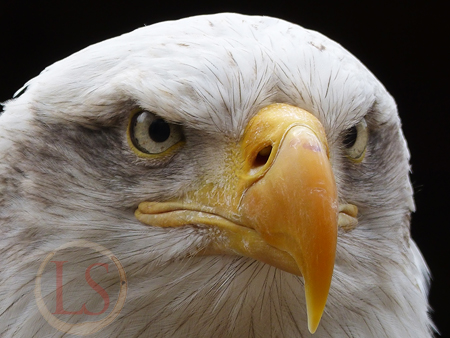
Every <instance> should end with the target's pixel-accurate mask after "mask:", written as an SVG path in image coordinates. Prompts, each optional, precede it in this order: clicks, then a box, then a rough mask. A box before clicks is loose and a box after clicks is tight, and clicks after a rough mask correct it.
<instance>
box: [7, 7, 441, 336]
mask: <svg viewBox="0 0 450 338" xmlns="http://www.w3.org/2000/svg"><path fill="white" fill-rule="evenodd" d="M440 3H441V4H442V5H438V3H435V2H427V4H425V3H419V2H409V1H408V2H406V1H405V2H395V1H391V2H383V1H370V2H366V1H358V2H345V3H342V2H341V1H332V0H327V1H320V0H317V1H302V0H292V1H283V0H276V1H273V0H269V1H267V2H263V1H262V0H259V1H254V0H252V1H244V0H241V1H237V2H233V1H228V2H225V1H223V0H222V1H220V0H210V1H207V2H200V1H195V0H191V1H184V2H177V1H145V2H144V1H140V2H138V1H116V2H113V1H77V2H73V3H72V2H69V1H33V2H32V1H29V2H28V3H27V4H24V2H19V1H5V0H2V1H1V4H0V27H1V29H0V43H1V45H0V46H1V47H0V48H1V52H0V61H1V62H0V102H2V101H6V100H7V99H9V98H11V97H12V95H13V93H14V92H15V91H16V90H18V89H19V88H20V87H21V86H22V85H23V84H24V83H25V82H26V81H27V80H29V79H30V78H32V77H34V76H36V75H38V74H39V72H40V71H41V70H42V69H44V68H45V67H46V66H48V65H50V64H52V63H53V62H55V61H57V60H59V59H61V58H64V57H66V56H68V55H70V54H72V53H74V52H76V51H78V50H79V49H81V48H84V47H86V46H88V45H90V44H92V43H95V42H99V41H101V40H104V39H106V38H110V37H113V36H116V35H119V34H122V33H125V32H128V31H130V30H133V29H135V28H138V27H142V26H144V25H150V24H152V23H155V22H159V21H164V20H169V19H178V18H181V17H186V16H191V15H196V14H207V13H215V12H224V11H226V12H240V13H244V14H262V15H270V16H275V17H280V18H283V19H286V20H288V21H291V22H295V23H297V24H300V25H302V26H304V27H306V28H310V29H314V30H318V31H320V32H321V33H323V34H325V35H327V36H328V37H330V38H332V39H333V40H336V41H338V42H339V43H340V44H342V45H343V46H344V47H345V48H347V49H348V50H349V51H350V52H352V53H353V54H354V55H355V56H356V57H358V58H359V59H360V60H361V61H362V62H363V63H364V64H365V65H366V66H367V67H368V68H369V69H370V70H371V71H372V72H373V73H374V74H375V75H376V76H377V77H378V78H379V79H380V80H381V82H383V83H384V85H385V86H386V88H387V89H388V91H389V92H390V93H391V94H392V95H393V96H394V97H395V99H396V101H397V104H398V107H399V111H400V116H401V118H402V121H403V130H404V133H405V135H406V138H407V140H408V143H409V147H410V150H411V153H412V165H413V174H412V182H413V185H414V189H415V193H416V195H415V196H416V197H415V198H416V205H417V212H416V213H415V214H414V215H413V220H412V233H413V237H414V239H415V240H416V242H417V243H418V245H419V247H420V248H421V250H422V252H423V254H424V256H425V258H426V260H427V262H428V264H429V266H430V269H431V271H432V275H433V282H432V287H431V293H430V302H431V306H432V308H433V309H434V313H433V315H432V316H433V318H434V321H435V323H436V324H437V327H438V328H439V330H440V331H441V335H442V336H443V337H446V336H450V328H449V322H448V320H446V319H447V317H448V315H449V314H450V312H449V311H448V310H447V306H449V304H450V291H449V267H450V264H449V259H450V242H449V239H450V236H449V233H450V231H449V227H450V224H449V222H448V213H449V212H450V206H449V204H448V201H449V197H448V196H449V189H450V176H449V172H450V168H449V162H450V161H449V154H450V142H449V131H448V127H449V125H450V124H449V122H450V115H449V109H448V99H449V95H448V90H449V85H448V82H447V81H448V78H449V71H448V65H447V64H448V61H449V60H450V58H449V53H448V49H449V46H448V44H449V38H448V33H449V27H450V25H449V19H448V16H447V10H445V9H444V5H443V3H444V2H442V1H441V2H440ZM444 61H445V63H444Z"/></svg>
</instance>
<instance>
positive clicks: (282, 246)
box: [136, 104, 339, 333]
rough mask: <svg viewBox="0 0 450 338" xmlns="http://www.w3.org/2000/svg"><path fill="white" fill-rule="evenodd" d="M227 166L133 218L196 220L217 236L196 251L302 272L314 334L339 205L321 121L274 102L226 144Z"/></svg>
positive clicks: (156, 222) (169, 222)
mask: <svg viewBox="0 0 450 338" xmlns="http://www.w3.org/2000/svg"><path fill="white" fill-rule="evenodd" d="M230 148H232V151H230V155H229V161H228V163H231V164H230V165H229V166H228V167H227V168H226V170H223V172H221V173H220V175H219V174H218V175H217V177H216V179H215V180H211V178H209V179H208V183H206V182H205V184H204V185H202V186H201V187H197V188H196V189H194V190H193V191H192V192H190V193H188V194H187V195H186V196H184V197H183V198H182V199H181V200H176V201H167V202H163V203H159V202H143V203H141V204H140V205H139V208H138V210H137V211H136V217H137V218H138V219H139V220H140V221H142V222H143V223H145V224H148V225H152V226H161V227H167V226H183V225H189V224H202V225H207V226H212V227H215V228H217V229H218V230H219V231H218V234H217V238H214V239H213V240H212V241H211V243H210V245H209V246H208V247H207V248H205V249H204V250H203V251H202V254H238V255H242V256H247V257H252V258H255V259H257V260H260V261H263V262H265V263H268V264H271V265H273V266H276V267H278V268H280V269H283V270H285V271H288V272H291V273H293V274H297V275H300V276H303V278H304V281H305V295H306V303H307V304H306V306H307V313H308V327H309V330H310V331H311V332H312V333H314V332H315V331H316V329H317V327H318V325H319V321H320V318H321V317H322V313H323V311H324V308H325V304H326V300H327V296H328V292H329V288H330V284H331V278H332V275H333V268H334V260H335V252H336V243H337V226H338V215H339V206H338V202H337V193H336V184H335V182H334V175H333V172H332V169H331V165H330V161H329V152H328V145H327V141H326V135H325V131H324V129H323V127H322V125H321V123H320V122H319V121H318V120H317V119H316V118H315V117H314V116H313V115H312V114H310V113H308V112H306V111H305V110H302V109H300V108H297V107H293V106H290V105H286V104H273V105H270V106H268V107H266V108H264V109H262V110H261V111H259V112H258V113H257V114H256V115H255V117H253V119H252V120H251V121H250V122H249V124H248V126H247V128H246V130H245V132H244V135H243V138H242V140H241V142H240V143H239V144H238V145H235V146H234V148H233V146H230Z"/></svg>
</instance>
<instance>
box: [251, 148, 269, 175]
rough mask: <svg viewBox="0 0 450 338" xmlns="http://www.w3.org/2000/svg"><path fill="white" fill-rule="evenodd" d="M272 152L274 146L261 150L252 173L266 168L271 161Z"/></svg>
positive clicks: (254, 162)
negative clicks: (263, 167)
mask: <svg viewBox="0 0 450 338" xmlns="http://www.w3.org/2000/svg"><path fill="white" fill-rule="evenodd" d="M271 152H272V146H267V147H264V148H263V149H261V150H260V151H259V152H258V154H257V155H256V157H255V160H254V161H253V166H252V171H254V170H255V169H259V168H261V167H262V166H264V165H265V164H266V163H267V161H268V160H269V157H270V153H271Z"/></svg>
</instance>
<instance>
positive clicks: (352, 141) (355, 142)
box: [343, 119, 369, 162]
mask: <svg viewBox="0 0 450 338" xmlns="http://www.w3.org/2000/svg"><path fill="white" fill-rule="evenodd" d="M368 141H369V131H368V128H367V122H366V120H365V119H362V120H361V121H360V122H359V123H358V124H356V125H354V126H353V127H351V128H350V129H348V130H347V131H346V132H345V135H344V139H343V144H344V148H345V152H346V153H347V157H348V158H350V159H351V160H352V161H353V162H361V161H362V160H363V159H364V156H365V154H366V148H367V142H368Z"/></svg>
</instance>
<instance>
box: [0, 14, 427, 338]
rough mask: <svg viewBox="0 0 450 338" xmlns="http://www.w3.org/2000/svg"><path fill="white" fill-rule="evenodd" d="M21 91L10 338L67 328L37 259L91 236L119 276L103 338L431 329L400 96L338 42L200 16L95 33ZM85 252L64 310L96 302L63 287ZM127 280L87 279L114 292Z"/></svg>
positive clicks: (2, 169) (7, 271) (4, 159)
mask: <svg viewBox="0 0 450 338" xmlns="http://www.w3.org/2000/svg"><path fill="white" fill-rule="evenodd" d="M20 94H21V95H17V96H16V97H15V98H13V99H11V100H10V101H8V102H6V103H5V104H4V107H5V109H4V113H3V114H2V115H1V117H0V158H1V161H0V193H1V195H0V229H1V234H2V235H1V236H0V250H1V252H2V262H1V263H0V271H1V272H2V273H1V274H0V332H2V336H5V337H7V336H8V337H11V336H14V337H32V336H33V337H35V336H36V337H43V336H52V337H56V336H63V335H65V334H66V333H67V332H68V331H64V330H60V329H61V328H58V327H57V328H55V327H54V326H55V325H53V324H54V323H53V324H52V323H51V322H48V321H47V320H46V318H44V317H45V316H43V315H42V311H41V310H42V309H41V308H40V306H39V304H38V303H39V302H36V299H35V298H36V297H35V295H36V293H35V289H36V285H37V284H36V278H37V277H36V276H37V275H36V274H37V272H38V270H39V267H40V266H42V262H43V261H44V260H45V257H48V254H49V253H51V252H53V253H55V250H57V248H61V246H64V245H66V247H67V243H73V241H89V243H96V244H97V245H99V246H101V247H102V248H106V249H107V250H109V251H110V252H112V253H113V254H114V255H115V257H116V258H117V260H118V261H120V264H121V266H122V267H123V271H124V273H125V274H126V279H127V294H126V301H125V302H124V304H123V308H121V310H120V313H119V312H118V313H117V314H116V317H115V320H113V321H111V322H110V323H109V325H107V326H105V327H102V329H101V330H99V331H98V332H96V333H95V334H94V335H96V336H98V337H119V336H120V337H212V336H215V337H217V336H219V337H244V336H249V337H309V336H310V334H311V333H314V332H315V337H355V336H356V337H378V338H379V337H431V335H432V333H431V330H432V324H431V322H430V319H429V318H428V314H427V310H428V305H427V289H428V272H427V268H426V265H425V263H424V260H423V258H422V256H421V254H420V252H419V250H418V249H417V247H416V245H415V244H414V242H413V241H412V239H411V238H410V231H409V224H410V213H411V211H413V210H414V203H413V199H412V189H411V184H410V181H409V177H408V172H409V153H408V149H407V146H406V142H405V139H404V137H403V134H402V131H401V125H400V119H399V117H398V114H397V109H396V105H395V102H394V100H393V98H392V97H391V96H390V95H389V94H388V92H387V91H386V89H385V88H384V87H383V85H382V84H381V83H380V82H379V81H378V80H377V79H376V78H375V76H374V75H373V74H372V73H370V72H369V71H368V70H367V69H366V68H365V67H364V66H363V65H362V64H361V63H360V62H359V61H358V60H357V59H356V58H355V57H353V56H352V55H351V54H350V53H349V52H347V51H346V50H345V49H344V48H342V47H341V46H340V45H339V44H337V43H335V42H333V41H331V40H329V39H328V38H326V37H324V36H323V35H321V34H319V33H317V32H313V31H310V30H306V29H304V28H302V27H299V26H297V25H294V24H291V23H288V22H285V21H283V20H279V19H275V18H270V17H258V16H243V15H238V14H217V15H205V16H198V17H192V18H187V19H182V20H179V21H170V22H163V23H159V24H155V25H151V26H148V27H144V28H140V29H137V30H135V31H133V32H131V33H128V34H124V35H122V36H119V37H116V38H113V39H110V40H107V41H104V42H101V43H98V44H95V45H93V46H90V47H88V48H86V49H84V50H82V51H80V52H78V53H75V54H73V55H72V56H69V57H68V58H66V59H64V60H62V61H59V62H57V63H55V64H53V65H52V66H50V67H48V68H47V69H45V70H44V71H43V72H42V73H41V74H40V75H39V76H37V77H36V78H34V79H32V80H31V81H29V82H28V83H27V84H26V85H25V88H24V90H22V92H21V93H20ZM93 255H94V254H93V252H92V250H91V251H90V250H87V249H84V250H75V249H74V248H73V250H68V251H67V250H66V252H65V257H66V258H67V259H66V260H64V261H61V260H60V261H59V262H67V265H66V267H65V268H64V269H65V273H66V274H67V276H66V275H65V276H64V278H62V277H61V280H60V286H59V287H60V289H59V290H60V291H61V290H66V294H65V296H64V297H65V298H64V306H65V308H67V309H68V308H72V309H78V308H79V307H80V306H79V303H77V302H78V301H80V300H83V299H84V300H83V302H84V305H83V306H85V307H86V308H90V309H92V308H95V307H96V306H97V305H100V308H101V307H102V306H103V305H104V302H105V298H104V297H103V298H102V297H98V294H95V293H94V295H91V294H89V293H88V291H79V292H77V293H72V294H67V292H68V291H67V290H68V289H69V288H70V287H71V285H72V286H73V285H80V283H82V282H84V278H85V276H84V274H81V275H80V274H79V273H75V272H71V271H72V268H71V267H72V265H70V264H71V263H73V262H78V263H73V264H81V263H82V262H91V261H92V262H93V261H95V260H96V259H98V257H93ZM55 262H56V261H55ZM55 264H56V263H55ZM53 267H54V266H53ZM61 269H62V264H61ZM39 271H40V270H39ZM103 272H104V271H103ZM38 276H39V278H40V279H39V280H47V281H50V280H54V279H55V277H54V276H55V269H54V268H53V269H47V270H46V271H43V272H42V273H41V274H38ZM116 277H117V276H115V275H113V274H112V273H103V274H100V273H99V274H97V275H96V278H95V280H96V284H97V286H101V289H102V290H103V291H105V292H107V293H109V294H111V295H112V294H113V293H114V292H116V291H117V290H116V289H114V288H117V283H116V282H115V281H116V279H117V278H116ZM90 285H91V284H90ZM38 289H39V290H40V291H39V295H40V297H42V300H44V301H45V303H46V304H47V305H48V306H51V304H55V302H58V297H60V296H61V297H62V293H61V294H60V296H58V292H57V290H55V288H50V287H47V289H46V288H45V285H44V284H43V283H39V288H38ZM41 289H42V290H41ZM97 290H99V289H97ZM114 290H116V291H114ZM91 291H92V290H91ZM61 292H62V291H61ZM61 299H62V298H61ZM105 306H106V305H105ZM57 311H58V310H57ZM57 311H55V312H53V314H55V313H56V312H57ZM83 318H84V319H83ZM83 320H85V317H82V316H77V315H76V314H75V313H74V312H72V316H71V318H70V323H71V324H70V325H72V326H76V325H77V324H80V323H81V322H82V321H83ZM70 325H69V326H70ZM72 326H71V327H72ZM57 329H59V330H60V331H61V332H60V331H57ZM310 332H311V333H310Z"/></svg>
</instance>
